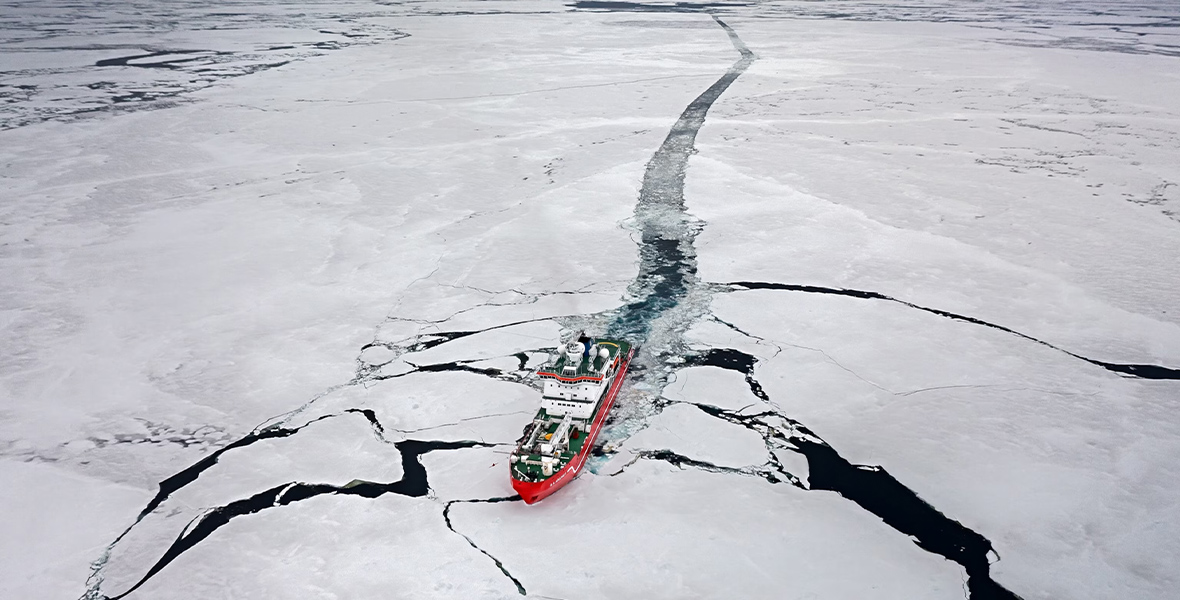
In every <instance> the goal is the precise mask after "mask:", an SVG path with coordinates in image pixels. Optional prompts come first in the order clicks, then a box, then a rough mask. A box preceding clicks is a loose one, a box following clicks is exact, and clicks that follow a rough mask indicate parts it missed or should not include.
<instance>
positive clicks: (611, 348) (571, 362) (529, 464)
mask: <svg viewBox="0 0 1180 600" xmlns="http://www.w3.org/2000/svg"><path fill="white" fill-rule="evenodd" d="M630 357H631V347H630V344H628V343H626V342H623V341H616V340H598V341H595V340H593V339H590V338H587V337H585V336H581V337H580V338H579V339H578V340H577V341H574V342H571V343H569V344H568V345H565V346H563V347H562V348H561V350H560V353H559V355H558V358H557V360H556V361H554V362H553V364H552V365H547V366H545V367H542V368H541V369H540V370H538V372H537V375H538V376H539V377H541V378H542V379H543V380H544V384H543V390H542V395H541V409H540V410H539V411H538V412H537V415H536V416H535V417H534V418H533V421H532V422H531V423H529V424H528V425H527V426H526V427H525V430H524V435H523V436H522V437H521V439H520V443H519V445H518V446H517V448H516V451H514V452H513V453H512V455H511V457H510V458H509V462H510V464H511V472H512V479H513V486H514V487H516V488H517V490H518V491H519V492H521V495H522V497H525V501H526V502H529V503H530V504H531V503H532V502H535V501H536V500H539V499H540V498H543V497H545V496H547V495H548V494H549V493H552V491H554V490H555V489H556V487H559V486H560V485H564V484H565V483H568V481H569V480H571V479H573V475H576V474H577V471H578V470H580V469H581V466H582V464H583V463H584V462H585V459H586V457H587V456H588V455H589V451H590V449H591V448H590V445H591V444H593V443H594V440H595V438H597V436H598V432H599V431H600V430H601V428H602V425H603V424H604V423H605V421H606V413H607V412H608V411H609V410H610V407H611V405H612V404H613V401H614V397H615V395H616V394H617V393H618V387H619V386H618V385H617V384H618V383H621V382H619V381H616V380H617V379H618V376H619V374H620V373H621V372H623V371H625V370H626V365H627V361H628V360H629V359H630ZM551 479H552V480H554V481H552V483H551V484H550V481H549V480H551ZM547 484H550V485H547ZM550 487H552V489H549V488H550ZM526 494H527V495H528V496H526Z"/></svg>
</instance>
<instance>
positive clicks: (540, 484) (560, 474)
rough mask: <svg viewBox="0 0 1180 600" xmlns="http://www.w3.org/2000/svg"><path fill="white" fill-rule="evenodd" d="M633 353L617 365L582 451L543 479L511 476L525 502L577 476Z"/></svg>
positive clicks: (612, 403) (559, 487)
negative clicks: (534, 480) (525, 479)
mask: <svg viewBox="0 0 1180 600" xmlns="http://www.w3.org/2000/svg"><path fill="white" fill-rule="evenodd" d="M634 355H635V349H634V348H632V349H631V351H630V352H628V353H627V360H625V361H623V364H621V365H619V372H618V373H617V374H616V375H615V380H614V381H612V382H611V386H610V389H609V390H607V392H606V397H605V398H603V400H602V407H601V408H599V410H598V414H596V415H594V422H593V423H591V424H590V432H589V433H588V434H587V439H586V443H584V444H582V451H581V452H578V454H577V456H575V457H573V458H572V459H570V461H569V462H568V463H566V464H565V466H564V467H562V468H560V469H558V470H557V472H556V473H554V474H553V475H552V476H550V477H549V478H547V479H545V480H544V481H537V482H530V481H521V480H519V479H517V478H515V477H513V478H512V489H514V490H516V493H518V494H520V497H521V499H523V500H524V502H525V504H532V503H534V502H537V501H539V500H542V499H544V498H546V497H548V496H549V495H550V494H552V493H553V492H556V491H557V490H559V489H561V487H562V486H564V485H565V484H567V483H569V482H571V481H573V480H574V477H577V476H578V473H579V472H580V471H581V470H582V466H583V465H585V464H586V459H588V458H590V451H591V449H593V448H594V442H596V441H597V440H598V433H599V432H601V431H602V428H603V426H604V425H605V424H606V416H607V415H608V414H610V409H611V408H612V407H613V406H614V405H615V397H617V396H618V395H619V388H620V387H621V386H622V385H623V377H624V376H625V375H626V374H627V367H629V366H630V365H631V357H632V356H634Z"/></svg>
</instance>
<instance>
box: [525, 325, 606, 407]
mask: <svg viewBox="0 0 1180 600" xmlns="http://www.w3.org/2000/svg"><path fill="white" fill-rule="evenodd" d="M618 359H619V346H618V345H617V344H615V343H613V342H602V343H598V344H596V343H594V342H593V340H585V341H577V342H572V343H570V344H569V345H567V346H565V347H563V348H562V349H561V353H560V356H559V357H558V359H557V361H556V362H554V363H553V366H552V367H548V368H543V369H541V370H539V371H538V372H537V375H539V376H540V377H541V378H542V379H544V388H543V390H542V392H541V406H542V408H544V409H545V411H546V412H547V413H549V414H551V415H566V414H568V415H570V416H572V417H574V418H579V419H589V418H590V417H591V416H592V415H593V414H594V410H595V409H596V408H597V407H598V400H599V399H600V398H602V393H603V392H604V391H605V390H606V387H607V386H608V385H609V384H610V382H611V380H612V378H613V375H614V370H615V366H616V365H617V364H618Z"/></svg>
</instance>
